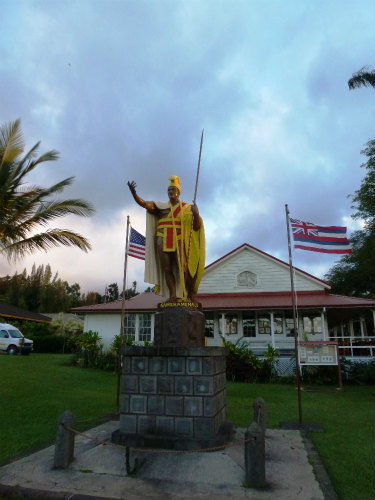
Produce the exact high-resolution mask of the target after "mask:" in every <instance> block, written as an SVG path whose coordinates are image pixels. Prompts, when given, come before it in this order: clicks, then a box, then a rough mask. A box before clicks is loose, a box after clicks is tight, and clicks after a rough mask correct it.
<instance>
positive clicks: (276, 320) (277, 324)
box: [273, 313, 284, 335]
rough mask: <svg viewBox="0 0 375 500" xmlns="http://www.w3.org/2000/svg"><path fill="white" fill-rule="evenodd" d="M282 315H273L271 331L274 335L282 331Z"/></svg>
mask: <svg viewBox="0 0 375 500" xmlns="http://www.w3.org/2000/svg"><path fill="white" fill-rule="evenodd" d="M283 323H284V316H283V315H282V314H280V313H277V314H274V315H273V332H274V334H275V335H282V334H283V333H284V328H283Z"/></svg>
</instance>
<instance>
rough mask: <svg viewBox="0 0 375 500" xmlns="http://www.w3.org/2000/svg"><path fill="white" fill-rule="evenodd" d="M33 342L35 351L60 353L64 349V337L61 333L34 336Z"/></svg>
mask: <svg viewBox="0 0 375 500" xmlns="http://www.w3.org/2000/svg"><path fill="white" fill-rule="evenodd" d="M33 342H34V351H35V352H44V353H46V352H48V353H61V352H63V351H64V342H65V339H64V337H62V336H61V335H44V336H43V337H34V338H33Z"/></svg>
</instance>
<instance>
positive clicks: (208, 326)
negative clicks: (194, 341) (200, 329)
mask: <svg viewBox="0 0 375 500" xmlns="http://www.w3.org/2000/svg"><path fill="white" fill-rule="evenodd" d="M214 334H215V319H214V313H213V312H206V313H205V324H204V335H205V336H206V337H210V338H212V337H214Z"/></svg>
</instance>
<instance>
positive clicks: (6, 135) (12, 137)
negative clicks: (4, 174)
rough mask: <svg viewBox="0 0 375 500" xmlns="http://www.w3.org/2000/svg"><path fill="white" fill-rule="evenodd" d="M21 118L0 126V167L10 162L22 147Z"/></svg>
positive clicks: (19, 152) (20, 151)
mask: <svg viewBox="0 0 375 500" xmlns="http://www.w3.org/2000/svg"><path fill="white" fill-rule="evenodd" d="M20 124H21V120H20V119H18V120H16V121H15V122H10V123H8V124H5V125H3V126H2V127H0V167H2V166H3V164H4V163H10V162H13V161H15V159H16V158H17V157H18V156H19V155H20V154H21V153H22V151H23V148H24V143H23V136H22V131H21V129H20Z"/></svg>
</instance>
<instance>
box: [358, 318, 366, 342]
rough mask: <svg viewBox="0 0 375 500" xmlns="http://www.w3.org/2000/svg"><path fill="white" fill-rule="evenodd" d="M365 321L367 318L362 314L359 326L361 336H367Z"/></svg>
mask: <svg viewBox="0 0 375 500" xmlns="http://www.w3.org/2000/svg"><path fill="white" fill-rule="evenodd" d="M364 322H365V318H364V317H363V316H360V317H359V326H360V328H361V337H362V338H364V336H365V325H364Z"/></svg>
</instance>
